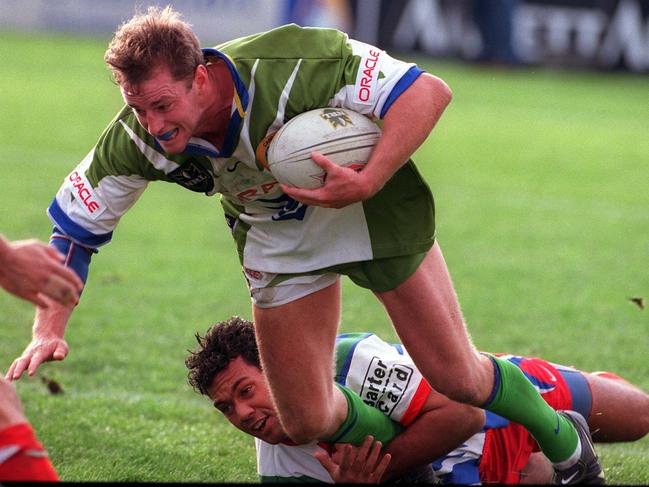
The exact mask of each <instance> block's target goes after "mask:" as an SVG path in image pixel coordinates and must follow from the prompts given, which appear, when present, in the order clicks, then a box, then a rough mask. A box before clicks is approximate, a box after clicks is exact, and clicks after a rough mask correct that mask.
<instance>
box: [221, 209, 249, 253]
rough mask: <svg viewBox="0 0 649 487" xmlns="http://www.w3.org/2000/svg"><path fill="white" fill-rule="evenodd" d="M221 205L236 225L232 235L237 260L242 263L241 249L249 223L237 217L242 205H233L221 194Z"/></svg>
mask: <svg viewBox="0 0 649 487" xmlns="http://www.w3.org/2000/svg"><path fill="white" fill-rule="evenodd" d="M221 206H222V207H223V211H224V213H225V215H226V217H227V218H234V219H235V220H234V221H236V225H235V227H234V229H232V228H231V229H230V230H231V231H232V230H234V231H232V237H233V238H234V241H235V243H236V244H237V253H238V254H239V262H240V263H241V265H243V250H244V248H245V246H246V234H247V233H248V230H250V225H249V224H247V223H246V222H244V221H242V220H240V219H239V214H240V213H242V212H243V210H244V208H243V207H242V206H238V205H235V204H234V203H233V202H232V201H230V200H229V199H228V198H225V197H223V196H221ZM228 225H229V222H228Z"/></svg>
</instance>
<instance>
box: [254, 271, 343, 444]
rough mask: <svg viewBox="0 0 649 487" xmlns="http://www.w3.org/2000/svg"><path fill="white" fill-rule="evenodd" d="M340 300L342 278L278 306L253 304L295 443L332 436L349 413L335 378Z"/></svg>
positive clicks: (264, 359)
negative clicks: (262, 306) (264, 306)
mask: <svg viewBox="0 0 649 487" xmlns="http://www.w3.org/2000/svg"><path fill="white" fill-rule="evenodd" d="M340 299H341V298H340V280H337V281H336V283H335V284H333V285H331V286H329V287H327V288H324V289H322V290H320V291H317V292H315V293H313V294H309V295H308V296H305V297H303V298H301V299H298V300H296V301H292V302H290V303H287V304H285V305H282V306H278V307H276V308H259V307H257V306H254V305H253V315H254V322H255V333H256V337H257V344H258V347H259V355H260V358H261V364H262V368H263V370H264V373H265V375H266V378H267V379H268V383H269V386H270V390H271V391H272V394H273V399H274V400H275V403H276V406H277V411H278V414H279V418H280V422H281V423H282V426H283V427H284V430H285V431H286V433H287V434H288V436H289V437H290V438H291V439H292V440H293V441H295V442H296V443H307V442H310V441H312V440H314V439H317V438H326V437H329V436H331V435H332V434H333V433H334V432H335V431H336V430H337V429H338V427H339V426H340V424H342V422H343V421H344V420H345V417H346V415H347V401H346V399H345V397H344V396H343V394H342V393H341V392H340V391H339V390H338V389H337V388H336V387H334V382H333V370H334V364H333V356H334V344H335V341H336V333H337V330H338V323H339V320H340Z"/></svg>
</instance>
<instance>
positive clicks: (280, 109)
mask: <svg viewBox="0 0 649 487" xmlns="http://www.w3.org/2000/svg"><path fill="white" fill-rule="evenodd" d="M301 65H302V59H299V60H298V62H297V64H296V65H295V68H294V69H293V72H292V73H291V76H289V77H288V81H287V82H286V85H285V86H284V89H282V94H281V95H280V96H279V101H278V102H277V115H275V120H274V121H273V123H272V124H271V126H270V127H269V128H268V132H267V134H270V133H272V132H275V131H276V130H279V128H280V127H281V126H282V125H284V114H285V113H286V104H287V103H288V95H289V93H291V88H293V83H294V82H295V78H296V77H297V73H298V71H299V70H300V66H301Z"/></svg>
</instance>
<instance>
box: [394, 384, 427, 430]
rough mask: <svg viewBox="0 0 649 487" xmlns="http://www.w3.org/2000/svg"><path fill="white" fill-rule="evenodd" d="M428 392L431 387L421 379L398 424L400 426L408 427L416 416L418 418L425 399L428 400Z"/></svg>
mask: <svg viewBox="0 0 649 487" xmlns="http://www.w3.org/2000/svg"><path fill="white" fill-rule="evenodd" d="M430 391H431V387H430V386H429V385H428V382H426V381H425V380H424V379H422V380H421V381H420V382H419V386H418V387H417V390H416V391H415V394H414V396H413V397H412V400H411V401H410V404H409V405H408V409H406V412H405V413H404V415H403V417H402V418H401V421H400V423H401V424H402V425H404V426H408V425H409V424H410V423H412V422H413V421H414V420H415V418H417V416H419V413H420V412H421V408H422V407H424V403H425V402H426V398H428V394H430Z"/></svg>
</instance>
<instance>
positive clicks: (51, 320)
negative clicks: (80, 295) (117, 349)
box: [5, 301, 74, 380]
mask: <svg viewBox="0 0 649 487" xmlns="http://www.w3.org/2000/svg"><path fill="white" fill-rule="evenodd" d="M73 309H74V306H63V305H60V304H58V303H55V302H53V301H50V302H49V303H48V306H47V308H43V307H38V308H37V309H36V318H35V319H34V327H33V328H32V341H31V342H30V343H29V345H27V348H25V351H24V352H23V353H22V355H21V356H20V357H18V358H17V359H16V360H14V361H13V363H12V364H11V366H10V367H9V370H8V371H7V374H6V376H5V378H6V379H8V380H16V379H20V377H21V376H22V374H23V372H25V371H27V373H28V374H29V375H30V376H32V375H34V373H36V369H38V367H39V365H41V364H42V363H43V362H47V361H50V360H63V359H64V358H65V357H66V356H67V354H68V344H67V342H66V341H65V339H64V338H63V336H64V334H65V328H66V326H67V324H68V320H69V319H70V315H71V314H72V310H73Z"/></svg>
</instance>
